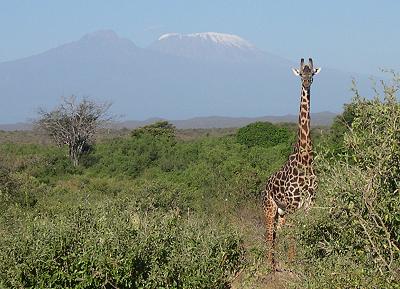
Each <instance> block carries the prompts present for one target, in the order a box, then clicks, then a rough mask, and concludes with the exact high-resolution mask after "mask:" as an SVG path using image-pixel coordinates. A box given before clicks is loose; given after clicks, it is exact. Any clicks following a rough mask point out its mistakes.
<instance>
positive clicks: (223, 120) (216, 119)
mask: <svg viewBox="0 0 400 289" xmlns="http://www.w3.org/2000/svg"><path fill="white" fill-rule="evenodd" d="M335 116H336V114H335V113H332V112H328V111H326V112H320V113H312V114H311V125H312V126H327V125H331V124H332V121H333V119H334V117H335ZM161 120H165V119H162V118H150V119H147V120H144V121H136V120H130V121H123V122H116V123H114V125H113V127H114V128H118V129H120V128H128V129H133V128H137V127H141V126H145V125H148V124H151V123H154V122H156V121H161ZM169 121H170V122H171V123H173V124H174V125H175V126H176V127H177V128H178V129H190V128H230V127H242V126H245V125H248V124H249V123H252V122H256V121H269V122H273V123H279V122H280V123H282V122H297V121H298V116H296V115H289V114H288V115H284V116H262V117H224V116H209V117H194V118H189V119H184V120H169ZM32 127H33V126H32V124H31V123H16V124H0V130H4V131H13V130H31V129H32Z"/></svg>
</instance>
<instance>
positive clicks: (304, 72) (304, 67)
mask: <svg viewBox="0 0 400 289" xmlns="http://www.w3.org/2000/svg"><path fill="white" fill-rule="evenodd" d="M292 70H293V73H294V74H295V75H297V76H300V77H301V83H302V85H303V87H304V88H307V89H308V88H310V86H311V83H312V82H313V76H314V75H316V74H318V73H319V72H320V71H321V68H314V66H313V62H312V59H311V58H309V59H308V64H304V58H302V59H301V61H300V69H297V68H292Z"/></svg>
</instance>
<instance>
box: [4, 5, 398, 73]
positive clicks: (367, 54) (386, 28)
mask: <svg viewBox="0 0 400 289" xmlns="http://www.w3.org/2000/svg"><path fill="white" fill-rule="evenodd" d="M399 13H400V1H397V0H376V1H373V0H353V1H342V0H335V1H323V0H319V1H317V0H315V1H309V0H302V1H289V0H280V1H276V0H275V1H269V0H260V1H259V0H240V1H235V0H230V1H223V0H201V1H194V0H181V1H180V0H168V1H167V0H158V1H156V0H146V1H117V0H114V1H105V0H69V1H66V0H65V1H62V0H59V1H54V0H47V1H45V0H35V1H34V0H31V1H28V0H19V1H11V0H8V1H6V0H0V39H1V44H0V62H4V61H9V60H15V59H18V58H22V57H26V56H30V55H33V54H37V53H40V52H43V51H46V50H48V49H50V48H53V47H56V46H59V45H61V44H64V43H67V42H71V41H74V40H77V39H79V38H81V37H82V36H83V35H84V34H86V33H89V32H93V31H96V30H100V29H112V30H114V31H115V32H116V33H118V34H119V35H120V36H122V37H125V38H128V39H130V40H132V41H133V42H134V43H135V44H136V45H138V46H140V47H146V46H147V45H149V44H150V43H151V42H152V41H155V40H156V39H157V38H158V37H159V36H160V35H162V34H164V33H168V32H178V33H193V32H208V31H213V32H223V33H231V34H236V35H239V36H241V37H242V38H244V39H246V40H248V41H250V42H251V43H253V44H255V45H256V46H257V47H258V48H260V49H262V50H264V51H267V52H270V53H274V54H276V55H279V56H282V57H285V58H288V59H290V60H298V59H299V58H301V57H305V58H308V57H309V56H311V57H313V59H314V62H315V63H316V64H317V65H318V66H322V67H324V66H326V67H330V68H337V69H341V70H344V71H349V72H358V73H366V74H377V73H378V72H379V69H380V68H387V69H394V70H396V71H400V57H399V51H400V37H399V30H398V29H399V27H400V17H399Z"/></svg>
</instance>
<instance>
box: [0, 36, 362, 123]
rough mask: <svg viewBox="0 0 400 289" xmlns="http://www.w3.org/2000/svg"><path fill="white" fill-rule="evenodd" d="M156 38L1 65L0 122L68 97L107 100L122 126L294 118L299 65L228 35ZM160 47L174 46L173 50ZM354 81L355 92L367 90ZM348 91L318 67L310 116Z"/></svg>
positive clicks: (339, 76) (344, 80)
mask: <svg viewBox="0 0 400 289" xmlns="http://www.w3.org/2000/svg"><path fill="white" fill-rule="evenodd" d="M160 38H161V40H158V41H156V42H157V44H152V45H151V47H150V48H145V49H144V48H140V47H137V46H136V45H135V44H134V43H133V42H131V41H130V40H127V39H123V38H121V37H119V36H118V35H117V34H115V33H114V32H112V31H98V32H95V33H91V34H88V35H85V36H84V37H82V38H81V39H79V40H78V41H75V42H71V43H68V44H65V45H62V46H60V47H56V48H54V49H50V50H48V51H46V52H43V53H41V54H39V55H34V56H31V57H27V58H24V59H20V60H16V61H10V62H4V63H0V91H1V98H2V100H3V105H2V106H0V123H12V122H19V121H26V120H27V119H28V118H32V117H35V115H36V111H37V108H38V107H43V106H45V107H47V108H51V107H52V106H54V105H56V104H57V103H58V102H59V101H60V97H61V96H68V95H71V94H75V95H78V96H90V97H92V98H95V99H99V100H109V101H112V102H113V106H112V110H113V112H114V113H116V114H119V115H123V116H124V117H125V118H126V119H147V118H149V117H162V118H167V119H187V118H192V117H197V116H208V115H225V116H228V117H235V116H243V115H245V116H249V117H253V116H257V115H284V114H295V115H296V114H297V112H298V102H299V92H300V80H299V79H298V78H296V77H295V76H293V75H292V73H291V70H290V67H292V66H297V65H298V64H297V63H292V62H290V61H288V60H285V59H283V58H280V57H277V56H274V55H271V54H268V53H266V52H263V51H260V50H259V49H257V48H256V47H254V45H252V44H250V43H248V42H247V41H245V40H242V39H241V38H239V37H237V36H232V35H220V34H210V33H199V34H193V35H191V36H187V37H186V36H179V35H178V36H176V35H175V36H174V35H168V36H164V37H160ZM187 38H190V39H191V40H193V39H194V40H193V41H189V40H188V39H187ZM165 41H172V42H171V43H173V46H172V44H171V43H170V44H171V45H170V44H168V45H170V46H168V45H167V47H170V49H172V50H166V48H165V47H166V46H165V45H164V44H165V43H166V42H165ZM188 41H189V42H188ZM199 43H203V44H204V45H200V44H199ZM171 47H172V48H171ZM174 47H175V48H174ZM315 62H316V64H319V63H318V60H315ZM355 77H356V78H357V79H359V80H361V87H363V86H364V83H369V82H368V80H367V77H364V76H357V75H356V76H355ZM365 80H367V81H365ZM350 85H351V75H350V74H349V73H345V72H340V71H335V70H331V69H328V68H323V71H322V73H320V74H319V75H318V76H316V77H315V81H314V84H313V88H312V104H311V108H312V111H327V110H329V111H339V110H341V107H342V104H343V103H344V102H347V101H349V99H350V97H351V92H350V90H349V88H350Z"/></svg>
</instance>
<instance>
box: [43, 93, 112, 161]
mask: <svg viewBox="0 0 400 289" xmlns="http://www.w3.org/2000/svg"><path fill="white" fill-rule="evenodd" d="M110 106H111V104H110V103H98V102H95V101H93V100H89V99H87V98H84V99H82V100H81V101H78V100H77V98H76V97H75V96H74V95H72V96H70V97H65V98H63V101H62V103H61V104H60V105H59V106H57V107H56V108H55V109H54V110H52V111H50V112H47V111H46V110H44V109H42V108H41V109H39V116H40V117H39V120H38V121H37V122H36V125H37V126H38V127H39V128H40V129H43V130H45V131H46V132H47V133H48V134H49V135H50V136H51V137H52V138H53V140H54V142H55V143H56V144H57V145H58V146H63V145H67V146H68V149H69V151H68V153H69V157H70V158H71V160H72V163H73V165H74V166H78V164H79V160H80V158H81V156H82V154H83V153H84V152H85V151H86V150H88V149H89V148H90V145H91V142H92V141H94V134H95V132H96V130H97V129H98V128H99V127H101V126H104V125H105V124H106V123H108V122H110V121H111V116H109V115H108V109H109V108H110Z"/></svg>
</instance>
